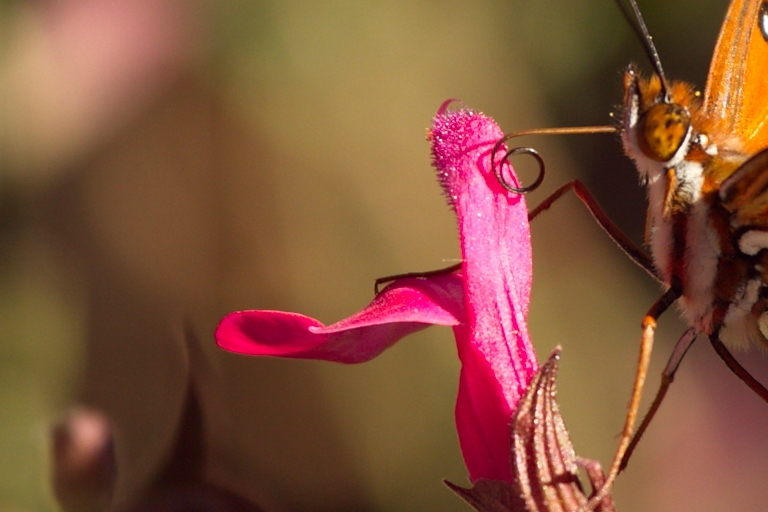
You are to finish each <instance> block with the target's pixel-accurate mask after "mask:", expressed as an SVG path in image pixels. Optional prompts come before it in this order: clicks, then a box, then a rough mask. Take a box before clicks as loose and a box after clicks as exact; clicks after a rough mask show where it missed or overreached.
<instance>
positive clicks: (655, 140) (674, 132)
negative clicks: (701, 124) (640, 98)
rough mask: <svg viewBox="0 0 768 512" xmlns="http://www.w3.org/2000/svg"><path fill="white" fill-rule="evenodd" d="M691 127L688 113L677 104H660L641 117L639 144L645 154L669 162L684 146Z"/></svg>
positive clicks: (659, 160)
mask: <svg viewBox="0 0 768 512" xmlns="http://www.w3.org/2000/svg"><path fill="white" fill-rule="evenodd" d="M690 127H691V116H690V115H689V114H688V111H687V110H686V109H685V108H683V107H681V106H680V105H677V104H675V103H659V104H656V105H654V106H652V107H651V108H649V109H648V110H646V111H645V113H644V114H643V115H642V117H640V120H639V122H638V142H639V145H640V149H641V150H642V151H643V154H645V156H647V157H648V158H651V159H653V160H656V161H658V162H667V161H669V160H671V159H672V157H673V156H675V153H677V151H678V150H679V149H680V146H682V145H683V142H684V141H685V138H686V135H688V130H689V129H690Z"/></svg>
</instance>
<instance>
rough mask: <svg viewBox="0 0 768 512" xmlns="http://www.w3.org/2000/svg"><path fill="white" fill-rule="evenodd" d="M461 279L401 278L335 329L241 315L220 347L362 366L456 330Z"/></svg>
mask: <svg viewBox="0 0 768 512" xmlns="http://www.w3.org/2000/svg"><path fill="white" fill-rule="evenodd" d="M463 307H464V303H463V290H462V277H461V276H460V275H459V274H448V275H441V276H434V277H430V278H429V279H417V278H406V279H399V280H397V281H395V282H393V283H392V284H390V285H389V286H387V287H386V288H385V289H384V290H383V291H382V292H381V293H380V294H379V295H377V296H376V298H375V299H374V300H373V302H371V303H370V304H369V305H368V307H366V308H365V309H363V310H362V311H360V312H359V313H356V314H355V315H353V316H351V317H349V318H346V319H344V320H342V321H340V322H337V323H335V324H333V325H329V326H327V327H326V326H324V325H323V324H322V323H320V322H319V321H317V320H315V319H313V318H309V317H306V316H304V315H299V314H297V313H284V312H282V311H238V312H235V313H232V314H229V315H227V316H226V317H224V319H223V320H222V321H221V323H220V324H219V327H218V328H217V329H216V342H217V343H218V344H219V346H221V347H222V348H224V349H226V350H229V351H231V352H237V353H240V354H248V355H258V356H279V357H293V358H302V359H321V360H326V361H336V362H340V363H348V364H352V363H362V362H365V361H369V360H370V359H373V358H374V357H376V356H377V355H379V354H380V353H381V352H383V351H384V350H386V349H387V348H389V347H390V346H392V345H393V344H395V343H396V342H397V341H398V340H399V339H400V338H402V337H404V336H406V335H408V334H411V333H413V332H416V331H419V330H421V329H424V328H426V327H428V326H430V325H446V326H453V325H457V324H459V323H460V322H461V321H462V319H463V317H464V310H463Z"/></svg>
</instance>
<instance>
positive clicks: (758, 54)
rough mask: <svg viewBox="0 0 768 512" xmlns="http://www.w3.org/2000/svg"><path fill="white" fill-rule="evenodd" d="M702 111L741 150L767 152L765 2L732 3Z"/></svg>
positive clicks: (767, 4) (767, 33) (767, 12)
mask: <svg viewBox="0 0 768 512" xmlns="http://www.w3.org/2000/svg"><path fill="white" fill-rule="evenodd" d="M703 108H704V111H705V113H706V115H707V116H708V117H710V118H713V119H717V120H719V123H718V124H719V126H718V128H721V129H723V130H725V131H727V132H728V133H732V134H734V135H737V136H738V137H739V138H741V140H742V141H743V142H744V151H745V152H746V153H754V152H756V151H759V150H761V149H764V148H766V147H768V0H733V1H732V2H731V5H730V7H729V8H728V13H727V14H726V17H725V21H724V22H723V27H722V29H721V30H720V36H719V37H718V40H717V45H716V46H715V53H714V55H713V57H712V64H711V66H710V69H709V75H708V77H707V87H706V89H705V91H704V104H703Z"/></svg>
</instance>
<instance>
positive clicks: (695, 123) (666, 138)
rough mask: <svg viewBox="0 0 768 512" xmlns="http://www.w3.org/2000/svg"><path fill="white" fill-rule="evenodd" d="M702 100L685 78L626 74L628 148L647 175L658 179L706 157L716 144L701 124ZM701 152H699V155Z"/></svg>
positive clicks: (624, 132)
mask: <svg viewBox="0 0 768 512" xmlns="http://www.w3.org/2000/svg"><path fill="white" fill-rule="evenodd" d="M700 110H701V102H700V100H699V95H698V94H697V93H696V92H695V91H694V89H693V87H692V86H691V85H689V84H687V83H684V82H672V83H670V84H665V83H664V82H663V81H662V79H660V78H659V76H658V75H656V74H654V75H652V76H651V77H650V78H644V77H642V76H640V74H639V73H638V71H637V70H636V69H635V67H634V66H632V65H630V66H629V68H628V69H627V71H626V73H625V75H624V116H623V126H622V138H623V141H624V149H625V151H626V152H627V154H628V155H629V156H630V157H631V158H632V159H633V160H634V161H635V162H636V164H637V166H638V169H639V170H640V173H641V176H642V177H643V178H646V179H647V178H650V179H654V178H655V177H656V176H658V175H660V174H662V173H664V172H665V171H666V170H668V169H672V168H676V167H679V166H680V165H681V164H682V163H683V162H684V160H686V159H697V160H700V159H702V158H706V157H707V156H708V155H709V153H710V150H711V149H712V148H709V147H708V138H707V137H706V136H705V135H704V134H703V133H702V131H701V130H700V129H697V128H701V122H700V119H701V115H700ZM697 154H698V156H696V155H697Z"/></svg>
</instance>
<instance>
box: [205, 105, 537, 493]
mask: <svg viewBox="0 0 768 512" xmlns="http://www.w3.org/2000/svg"><path fill="white" fill-rule="evenodd" d="M449 103H450V102H446V103H445V104H443V106H442V107H441V108H440V110H439V111H438V113H437V116H436V117H435V120H434V123H433V126H432V130H431V132H430V133H431V141H432V154H433V159H434V165H435V167H436V168H437V170H438V177H439V180H440V182H441V184H442V186H443V188H444V190H445V193H446V196H447V197H448V201H449V203H450V204H451V206H452V207H453V209H454V211H455V212H456V217H457V219H458V222H459V234H460V237H461V250H462V256H463V263H462V266H461V269H460V270H458V271H456V272H453V273H446V274H442V275H433V276H430V277H424V278H413V277H411V278H403V279H398V280H396V281H394V282H393V283H391V284H390V285H389V286H387V287H386V288H385V289H384V290H383V291H382V292H381V293H380V294H379V295H378V296H377V297H376V298H375V299H374V300H373V302H371V304H370V305H368V307H366V308H365V309H363V310H362V311H360V312H359V313H357V314H355V315H353V316H351V317H349V318H346V319H344V320H342V321H340V322H338V323H336V324H333V325H330V326H327V327H326V326H324V325H323V324H321V323H320V322H318V321H317V320H314V319H312V318H308V317H306V316H302V315H299V314H296V313H284V312H279V311H240V312H235V313H232V314H230V315H228V316H226V317H225V318H224V319H223V320H222V321H221V323H220V324H219V327H218V329H217V330H216V341H217V343H218V344H219V345H220V346H221V347H222V348H224V349H226V350H230V351H232V352H237V353H241V354H248V355H271V356H281V357H298V358H311V359H323V360H329V361H337V362H341V363H360V362H364V361H368V360H370V359H372V358H374V357H376V356H377V355H378V354H380V353H381V352H382V351H384V350H385V349H387V348H388V347H390V346H391V345H393V344H394V343H395V342H396V341H398V340H399V339H400V338H402V337H404V336H406V335H407V334H410V333H412V332H415V331H418V330H420V329H423V328H425V327H428V326H429V325H449V326H452V327H453V330H454V334H455V337H456V346H457V349H458V355H459V358H460V360H461V363H462V369H461V376H460V381H459V392H458V398H457V403H456V424H457V430H458V435H459V441H460V444H461V449H462V452H463V455H464V460H465V462H466V465H467V468H468V469H469V474H470V479H471V480H472V481H473V482H474V481H477V480H479V479H491V480H503V481H506V482H512V473H511V469H510V459H509V457H510V427H509V424H510V420H511V418H512V414H513V411H515V409H516V406H517V404H518V402H519V401H520V399H521V397H522V396H523V395H524V394H525V391H526V389H527V388H528V386H529V384H530V382H531V380H532V379H533V376H534V374H535V373H536V371H537V370H538V363H537V360H536V355H535V353H534V350H533V347H532V345H531V342H530V338H529V335H528V329H527V325H526V316H527V313H528V304H529V300H530V289H531V245H530V233H529V227H528V212H527V208H526V205H525V200H524V198H523V196H522V195H519V194H515V193H512V192H508V191H507V190H505V189H504V188H503V187H502V186H501V184H500V183H499V180H498V179H497V177H496V175H495V173H494V171H493V169H492V167H491V159H490V156H491V152H492V150H493V148H494V145H495V143H496V141H498V140H499V139H500V138H501V137H502V136H503V134H502V132H501V130H500V129H499V127H498V126H497V125H496V124H495V123H494V122H493V121H492V120H491V119H489V118H487V117H485V116H484V115H483V114H480V113H477V112H472V111H469V110H465V109H462V110H458V111H455V112H450V111H448V110H447V106H448V104H449ZM505 153H506V148H504V147H503V146H502V147H500V148H498V150H497V155H496V157H495V160H496V161H497V162H498V161H501V160H503V156H504V154H505ZM501 171H502V172H503V173H504V178H505V181H506V182H507V183H510V184H515V183H516V179H517V178H516V177H515V176H514V172H513V170H512V168H511V167H510V166H509V164H507V163H504V164H503V166H502V169H501Z"/></svg>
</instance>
